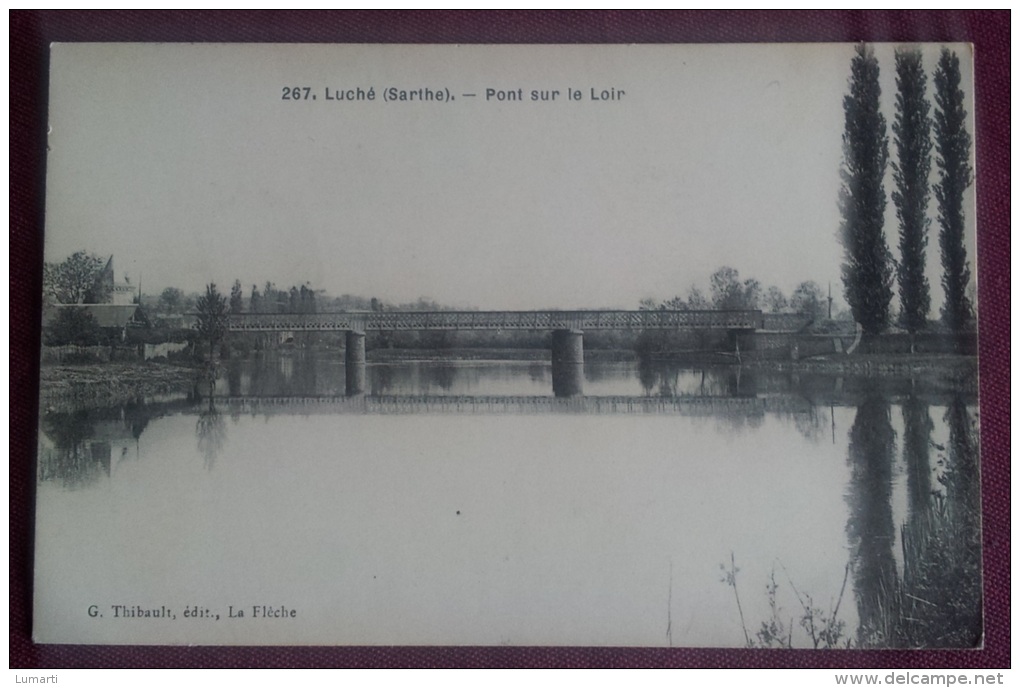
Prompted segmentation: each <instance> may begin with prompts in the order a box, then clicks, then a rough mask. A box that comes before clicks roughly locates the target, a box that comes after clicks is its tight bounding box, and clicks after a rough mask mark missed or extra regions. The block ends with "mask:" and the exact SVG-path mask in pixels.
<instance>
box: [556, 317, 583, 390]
mask: <svg viewBox="0 0 1020 688" xmlns="http://www.w3.org/2000/svg"><path fill="white" fill-rule="evenodd" d="M552 382H553V395H555V396H557V397H574V396H580V395H581V394H583V393H584V334H583V333H582V332H581V330H553V333H552Z"/></svg>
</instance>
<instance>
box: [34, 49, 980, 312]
mask: <svg viewBox="0 0 1020 688" xmlns="http://www.w3.org/2000/svg"><path fill="white" fill-rule="evenodd" d="M955 47H956V49H957V52H958V53H960V56H961V60H962V63H963V71H964V78H965V81H964V85H963V86H964V90H965V93H966V94H967V95H966V102H965V106H966V107H967V110H968V113H969V114H971V115H972V113H973V105H972V101H971V95H972V93H973V84H972V78H971V74H970V72H971V66H970V65H971V54H970V51H969V49H967V48H966V47H965V46H955ZM853 52H854V49H853V46H852V45H840V44H830V45H806V44H804V45H786V46H776V45H742V46H732V45H731V46H322V45H303V46H296V45H289V46H283V45H275V46H268V45H211V44H196V45H174V44H147V45H138V44H75V45H71V44H62V45H55V46H54V47H53V49H52V56H51V78H50V88H51V95H50V134H49V155H48V162H47V215H46V230H45V231H46V233H45V247H46V249H45V250H46V260H48V261H59V260H62V259H63V258H65V257H66V256H68V255H70V254H71V253H73V252H75V251H78V250H85V251H87V252H91V253H95V254H98V255H103V256H106V255H111V254H112V255H113V256H114V261H115V267H116V271H117V277H118V279H121V278H122V277H123V276H124V274H127V275H128V276H129V277H130V278H131V281H132V283H134V284H137V283H138V281H139V280H140V281H141V283H142V288H143V291H144V292H146V293H158V292H160V291H162V289H163V288H164V287H167V286H175V287H179V288H182V289H184V290H185V291H199V290H201V289H203V287H204V285H205V284H206V283H208V282H216V283H217V284H219V285H221V287H222V288H223V290H227V289H229V285H230V284H232V283H233V281H234V279H240V280H241V282H242V284H244V286H245V292H246V293H248V292H250V290H251V285H253V284H257V285H259V286H260V287H261V285H263V284H265V283H266V282H267V281H272V282H275V283H276V285H277V286H278V287H282V288H287V287H289V286H291V285H295V284H309V285H310V286H311V287H312V288H315V289H325V290H326V291H327V292H328V293H330V294H332V295H340V294H357V295H361V296H365V297H370V296H375V297H378V298H380V299H383V300H384V301H388V302H392V303H401V302H409V301H414V300H416V299H418V298H419V297H427V298H431V299H434V300H436V301H438V302H440V303H443V304H448V305H454V306H460V307H475V308H482V309H539V308H598V307H605V308H636V307H637V306H638V303H639V301H640V300H641V299H643V298H653V299H656V300H662V299H667V298H670V297H672V296H675V295H677V294H685V293H686V292H687V290H688V288H689V287H690V286H691V285H698V286H699V287H700V288H702V289H703V290H706V291H707V287H708V278H709V276H710V275H711V273H712V272H713V271H715V269H716V268H718V267H720V266H722V265H728V266H731V267H734V268H736V269H737V270H738V271H739V272H740V276H741V278H745V279H746V278H748V277H754V278H756V279H758V280H759V281H760V282H761V283H762V284H763V285H765V286H766V287H767V286H769V285H776V286H778V287H780V288H781V289H782V290H783V291H784V292H785V293H787V294H789V293H790V292H792V290H793V289H794V287H795V286H796V285H797V284H798V283H800V282H802V281H804V280H814V281H815V282H817V283H819V284H820V285H821V286H822V288H823V290H824V289H826V287H827V285H828V284H829V283H831V284H832V291H833V295H834V296H835V297H837V304H839V303H840V301H841V300H840V299H839V296H840V293H841V291H842V285H841V283H840V279H839V274H840V272H839V268H840V264H841V260H842V248H841V246H840V245H839V242H838V240H837V232H838V228H839V222H840V216H839V210H838V205H837V199H838V193H839V188H840V178H839V168H840V162H841V160H842V148H841V147H842V132H843V128H844V114H843V107H842V99H843V96H844V95H845V93H846V91H847V88H848V85H847V84H848V82H847V79H848V76H849V70H850V60H851V58H852V56H853ZM937 54H938V46H926V47H925V66H926V68H927V69H928V71H929V74H931V73H932V72H933V71H934V67H935V63H936V60H937ZM876 55H877V56H878V57H879V60H880V64H881V68H882V88H883V109H884V110H885V114H886V119H887V122H888V124H889V125H890V127H891V124H892V121H893V114H894V111H893V98H894V95H895V83H894V68H893V64H894V63H893V46H891V45H880V46H877V48H876ZM294 87H300V89H301V90H300V91H299V93H300V94H301V95H302V99H300V100H293V99H284V98H283V96H284V95H285V94H287V93H288V91H290V90H291V89H293V88H294ZM305 87H307V88H308V89H309V90H308V91H307V94H308V95H309V97H308V98H307V99H305V98H304V97H303V96H304V95H305V93H306V91H304V88H305ZM370 87H371V88H372V89H373V90H374V95H375V99H374V100H371V101H369V100H361V101H347V100H335V99H330V97H331V96H332V97H333V98H335V97H336V96H337V92H338V91H346V90H348V89H357V88H361V89H362V90H363V91H366V92H367V91H368V89H369V88H370ZM389 88H396V89H404V90H405V91H413V90H417V89H421V88H430V89H431V90H432V91H442V92H443V93H444V94H445V93H446V92H447V91H446V90H447V89H448V92H449V93H450V94H452V95H453V98H454V100H452V101H451V102H435V101H430V102H420V101H413V102H409V101H395V102H386V101H385V100H384V98H383V96H384V94H385V93H386V91H387V89H389ZM933 88H934V86H933V84H932V82H931V81H930V80H929V94H930V92H931V91H932V90H933ZM487 89H492V90H493V91H494V92H495V91H502V92H504V93H505V94H511V93H514V92H517V90H518V89H520V94H521V95H522V96H523V100H521V101H517V100H506V99H504V100H499V99H498V98H497V97H496V96H495V94H494V95H493V97H491V98H487V97H486V93H487ZM592 89H594V94H595V95H596V96H600V95H601V93H602V91H603V90H605V91H609V93H610V99H599V100H592ZM533 90H536V91H543V90H544V91H549V92H551V91H554V90H555V91H559V93H558V95H557V96H556V99H555V100H551V101H549V100H547V101H542V100H539V101H532V100H531V91H533ZM568 90H576V91H579V92H580V99H578V100H572V99H569V98H568ZM621 92H622V93H621ZM469 93H474V94H476V95H475V96H474V97H470V96H466V95H465V94H469ZM614 94H615V97H614ZM312 95H314V96H315V98H314V100H313V99H312V98H311V96H312ZM550 96H551V94H550ZM968 125H969V126H971V127H973V125H974V122H973V117H972V116H970V117H969V118H968ZM889 135H890V146H891V145H892V144H891V136H892V131H891V128H890V130H889ZM890 152H891V153H892V152H893V149H892V147H891V150H890ZM934 168H935V165H934V162H933V174H934ZM886 191H887V194H889V195H890V201H889V205H888V208H887V213H886V216H887V220H886V234H887V237H888V240H889V243H890V248H891V249H892V250H893V252H894V254H895V252H896V250H895V244H896V238H895V232H896V219H895V211H894V208H893V205H892V202H891V192H892V182H891V172H890V174H889V176H888V178H887V184H886ZM968 202H969V207H970V208H971V209H973V203H974V201H973V188H972V189H971V190H970V191H969V192H968ZM931 206H932V209H933V210H932V213H933V216H934V199H933V200H932V202H931ZM973 215H974V213H973V212H971V213H970V216H969V217H968V237H969V240H970V242H971V243H970V247H969V249H970V250H969V255H970V257H971V269H972V272H974V258H975V257H976V251H975V250H974V246H973V242H974V235H975V228H974V217H973ZM936 232H937V224H936V223H935V222H933V224H932V234H931V239H930V243H929V249H928V263H929V267H928V279H929V281H930V282H931V285H932V301H933V316H934V315H935V314H937V308H938V306H939V305H940V304H941V303H942V300H943V299H942V291H941V287H940V286H939V275H940V269H939V262H938V240H937V234H936Z"/></svg>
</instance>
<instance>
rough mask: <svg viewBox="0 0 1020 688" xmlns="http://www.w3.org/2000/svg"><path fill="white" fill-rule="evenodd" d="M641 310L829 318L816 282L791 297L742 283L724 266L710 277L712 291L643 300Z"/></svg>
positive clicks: (737, 274)
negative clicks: (740, 311) (743, 311)
mask: <svg viewBox="0 0 1020 688" xmlns="http://www.w3.org/2000/svg"><path fill="white" fill-rule="evenodd" d="M640 308H641V310H675V311H702V310H761V311H765V312H767V313H804V314H807V315H810V316H811V317H813V318H825V317H828V315H829V299H828V297H827V296H826V295H825V293H824V292H823V291H822V288H821V287H820V286H819V285H818V283H817V282H814V281H812V280H808V281H804V282H801V283H800V284H798V285H797V286H796V287H795V288H794V290H793V292H792V293H791V294H790V296H789V297H787V296H786V294H784V293H783V290H782V289H780V288H779V287H776V286H769V287H767V288H766V287H764V286H763V285H762V284H761V282H759V281H758V280H757V279H755V278H753V277H750V278H748V279H745V280H741V278H740V272H739V271H738V270H736V269H735V268H732V267H729V266H727V265H724V266H722V267H720V268H719V269H718V270H716V271H715V272H713V273H712V275H711V277H709V291H708V294H705V292H703V291H702V290H701V289H700V288H699V287H698V286H697V285H691V287H690V288H689V289H688V290H687V294H686V296H674V297H673V298H671V299H667V300H666V301H662V302H658V303H657V302H656V301H655V300H654V299H643V300H642V301H641V304H640Z"/></svg>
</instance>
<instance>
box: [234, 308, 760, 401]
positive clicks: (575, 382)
mask: <svg viewBox="0 0 1020 688" xmlns="http://www.w3.org/2000/svg"><path fill="white" fill-rule="evenodd" d="M762 317H763V316H762V312H761V311H759V310H733V311H717V310H707V311H667V310H658V311H610V310H596V311H388V312H382V313H245V314H236V315H231V316H230V320H229V323H228V329H229V330H230V331H231V332H345V333H346V342H345V350H344V365H345V366H346V372H345V377H346V393H347V395H348V396H356V395H358V394H361V393H363V392H364V391H365V333H366V332H368V331H408V330H423V331H426V330H439V331H454V330H497V331H502V330H551V331H552V333H553V337H552V363H553V371H552V372H553V393H554V394H555V395H556V396H557V397H573V396H578V395H580V394H582V393H583V391H584V370H583V365H584V330H713V329H714V330H726V331H728V332H742V331H743V332H747V331H754V330H756V329H760V328H762V326H763V320H762Z"/></svg>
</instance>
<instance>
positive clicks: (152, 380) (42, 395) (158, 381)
mask: <svg viewBox="0 0 1020 688" xmlns="http://www.w3.org/2000/svg"><path fill="white" fill-rule="evenodd" d="M200 378H201V371H200V370H199V369H197V368H189V367H185V366H178V365H168V364H166V363H154V362H148V363H140V362H139V363H93V364H87V365H47V366H43V367H42V369H41V371H40V375H39V399H40V407H41V408H43V409H50V408H66V407H69V406H82V405H107V404H117V403H122V402H125V401H131V400H133V399H138V398H139V397H156V396H162V395H167V394H182V393H186V392H190V391H191V390H192V389H193V388H194V386H195V382H196V380H198V379H200Z"/></svg>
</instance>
